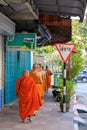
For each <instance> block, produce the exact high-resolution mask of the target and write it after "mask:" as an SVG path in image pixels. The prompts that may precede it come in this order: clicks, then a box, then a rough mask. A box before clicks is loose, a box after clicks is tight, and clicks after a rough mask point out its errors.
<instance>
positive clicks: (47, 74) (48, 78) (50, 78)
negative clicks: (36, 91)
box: [46, 70, 52, 90]
mask: <svg viewBox="0 0 87 130" xmlns="http://www.w3.org/2000/svg"><path fill="white" fill-rule="evenodd" d="M46 77H47V80H46V82H47V83H46V90H48V89H49V88H50V87H51V83H52V73H51V71H50V70H46Z"/></svg>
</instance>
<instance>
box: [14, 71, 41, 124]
mask: <svg viewBox="0 0 87 130" xmlns="http://www.w3.org/2000/svg"><path fill="white" fill-rule="evenodd" d="M16 94H17V96H18V98H19V114H20V117H21V119H22V122H25V120H26V118H27V119H28V120H29V121H31V116H34V115H35V111H37V110H39V108H40V107H41V106H42V104H43V103H42V100H41V97H40V95H39V92H38V90H37V87H36V84H35V82H34V80H33V79H32V78H31V77H30V76H29V71H28V70H24V74H23V76H21V77H19V78H18V79H17V81H16Z"/></svg>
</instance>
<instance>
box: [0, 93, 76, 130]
mask: <svg viewBox="0 0 87 130" xmlns="http://www.w3.org/2000/svg"><path fill="white" fill-rule="evenodd" d="M51 91H52V90H49V91H48V93H45V102H44V105H43V106H42V107H41V109H40V110H39V111H38V112H37V115H36V116H34V117H32V121H31V122H26V123H21V119H20V117H19V113H18V101H16V102H15V103H14V104H13V105H11V106H8V107H5V109H4V110H2V111H0V130H65V129H66V130H74V125H73V111H72V109H70V111H69V112H66V113H62V112H60V107H59V103H58V102H56V101H55V99H54V98H53V96H52V92H51Z"/></svg>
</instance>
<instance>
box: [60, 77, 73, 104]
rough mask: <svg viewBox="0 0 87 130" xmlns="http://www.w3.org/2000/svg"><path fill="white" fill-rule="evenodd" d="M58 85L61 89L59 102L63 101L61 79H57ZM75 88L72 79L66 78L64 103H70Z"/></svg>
mask: <svg viewBox="0 0 87 130" xmlns="http://www.w3.org/2000/svg"><path fill="white" fill-rule="evenodd" d="M58 82H59V87H60V89H61V93H60V95H61V100H60V102H62V103H63V87H64V86H63V79H59V81H58ZM74 89H75V83H74V81H73V80H66V103H70V99H71V96H72V94H73V92H74Z"/></svg>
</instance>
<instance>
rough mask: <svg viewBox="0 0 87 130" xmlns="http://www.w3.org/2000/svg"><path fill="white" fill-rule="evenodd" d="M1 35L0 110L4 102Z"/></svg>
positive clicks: (1, 40)
mask: <svg viewBox="0 0 87 130" xmlns="http://www.w3.org/2000/svg"><path fill="white" fill-rule="evenodd" d="M3 39H4V38H3V36H1V35H0V110H1V109H2V108H3V104H4V99H3V98H4V44H3Z"/></svg>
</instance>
